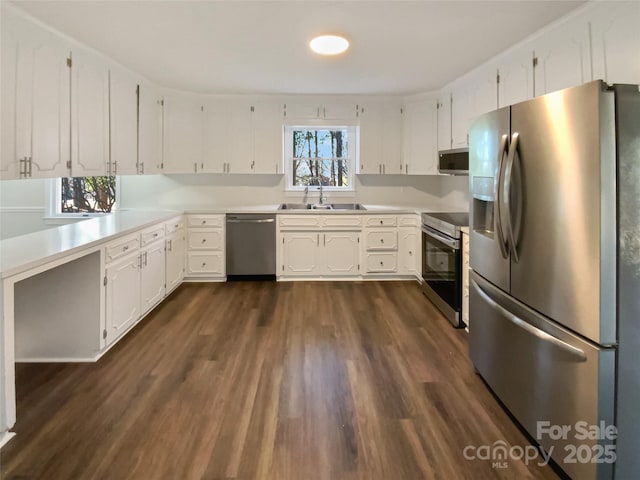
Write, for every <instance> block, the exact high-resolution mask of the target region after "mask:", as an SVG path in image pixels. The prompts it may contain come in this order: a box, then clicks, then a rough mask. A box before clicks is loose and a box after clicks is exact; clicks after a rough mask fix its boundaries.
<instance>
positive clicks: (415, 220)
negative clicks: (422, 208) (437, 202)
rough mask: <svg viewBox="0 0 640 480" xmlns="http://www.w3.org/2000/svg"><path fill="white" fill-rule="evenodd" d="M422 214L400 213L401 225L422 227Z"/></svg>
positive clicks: (399, 223) (399, 220)
mask: <svg viewBox="0 0 640 480" xmlns="http://www.w3.org/2000/svg"><path fill="white" fill-rule="evenodd" d="M420 224H421V218H420V215H417V214H415V215H398V226H399V227H420Z"/></svg>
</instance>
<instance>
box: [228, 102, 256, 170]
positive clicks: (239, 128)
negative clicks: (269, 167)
mask: <svg viewBox="0 0 640 480" xmlns="http://www.w3.org/2000/svg"><path fill="white" fill-rule="evenodd" d="M251 113H252V112H251V103H250V102H249V101H248V100H246V99H237V100H234V101H233V102H232V103H231V110H230V112H229V118H228V120H227V121H228V122H229V136H228V138H227V142H228V144H229V151H228V157H227V162H228V166H227V173H251V162H253V139H252V135H251Z"/></svg>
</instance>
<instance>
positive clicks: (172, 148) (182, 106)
mask: <svg viewBox="0 0 640 480" xmlns="http://www.w3.org/2000/svg"><path fill="white" fill-rule="evenodd" d="M203 127H204V106H203V102H202V100H201V99H200V98H198V97H195V96H187V95H180V94H174V93H171V94H166V95H165V96H164V136H163V143H164V159H163V160H164V168H163V171H164V173H195V172H197V171H198V167H201V166H202V163H203V145H202V143H203Z"/></svg>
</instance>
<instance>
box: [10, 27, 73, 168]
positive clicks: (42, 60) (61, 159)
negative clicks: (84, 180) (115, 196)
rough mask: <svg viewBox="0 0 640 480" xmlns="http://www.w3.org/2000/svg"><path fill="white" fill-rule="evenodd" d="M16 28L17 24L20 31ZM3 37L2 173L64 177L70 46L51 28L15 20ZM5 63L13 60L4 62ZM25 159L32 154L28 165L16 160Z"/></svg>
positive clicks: (67, 123) (67, 154)
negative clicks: (56, 35)
mask: <svg viewBox="0 0 640 480" xmlns="http://www.w3.org/2000/svg"><path fill="white" fill-rule="evenodd" d="M9 23H10V24H11V23H13V22H9ZM15 28H20V29H21V30H20V32H16V31H15V30H14V29H15ZM3 29H4V22H3ZM5 40H6V41H7V45H4V44H3V46H2V54H3V59H2V62H3V71H2V82H3V84H2V94H3V96H2V104H3V105H2V111H3V119H2V120H3V125H2V131H3V138H2V140H3V147H2V153H3V160H2V165H3V167H2V170H3V178H18V177H22V178H24V177H41V178H47V177H49V178H53V177H62V176H66V175H68V174H69V168H68V165H67V162H68V161H69V149H70V143H69V129H70V125H69V109H70V100H69V88H70V87H69V86H70V73H69V66H68V64H67V59H68V58H69V56H70V48H69V46H68V45H67V44H66V43H65V42H64V41H63V40H61V39H59V38H57V37H55V36H54V35H53V34H51V33H49V32H45V31H42V30H40V29H39V28H37V27H35V26H33V25H28V24H24V25H23V21H22V20H17V24H16V25H11V26H10V25H7V34H6V36H5V32H3V43H4V42H5ZM5 54H6V55H7V56H8V58H7V59H5V58H4V55H5ZM8 62H11V64H9V65H7V63H8ZM5 68H7V70H6V71H5ZM5 80H6V81H7V85H5V84H4V82H5ZM5 101H6V102H7V105H5ZM5 120H7V124H6V125H5V124H4V121H5ZM5 142H6V145H5ZM25 158H30V159H31V161H30V166H29V167H27V163H26V162H23V163H22V165H21V164H20V159H25ZM21 172H22V174H21ZM5 173H6V174H5Z"/></svg>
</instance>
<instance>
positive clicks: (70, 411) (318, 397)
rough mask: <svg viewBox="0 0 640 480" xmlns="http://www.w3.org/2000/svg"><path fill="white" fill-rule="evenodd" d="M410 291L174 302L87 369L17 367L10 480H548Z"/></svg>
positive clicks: (411, 286)
mask: <svg viewBox="0 0 640 480" xmlns="http://www.w3.org/2000/svg"><path fill="white" fill-rule="evenodd" d="M466 336H467V334H466V333H465V332H464V331H461V330H455V329H454V328H452V327H451V326H450V325H449V324H448V323H447V321H446V320H445V319H444V317H442V316H441V315H440V314H439V313H438V311H437V310H436V309H435V308H434V307H433V306H432V305H431V304H430V303H429V301H428V300H427V299H426V298H425V297H424V296H423V295H422V294H421V292H420V288H419V286H418V285H417V284H416V283H414V282H317V283H316V282H295V283H269V282H267V283H255V282H246V283H244V282H243V283H219V284H202V283H200V284H185V285H183V286H181V287H180V288H179V289H178V290H177V291H176V292H174V294H172V295H171V297H170V298H169V299H167V300H166V301H165V302H164V303H163V304H162V305H161V306H160V307H158V308H157V309H156V310H155V311H154V312H153V313H152V314H151V315H149V316H148V317H147V318H146V319H145V320H144V321H143V322H142V323H141V324H140V325H139V326H137V327H136V329H135V330H134V331H132V332H131V333H130V334H129V335H128V336H127V337H126V338H125V339H123V340H122V341H121V342H120V343H118V344H117V345H116V346H115V347H114V348H113V349H112V350H111V351H110V352H108V353H107V354H106V355H105V356H104V357H103V358H102V359H101V360H100V361H99V362H98V363H97V364H82V365H77V364H47V365H33V364H31V365H29V364H21V365H18V366H17V371H16V376H17V398H18V403H17V416H18V422H17V424H16V426H15V431H16V432H17V437H16V438H14V439H13V440H12V441H11V442H10V443H9V444H8V445H7V446H6V447H5V448H4V449H3V450H2V455H1V468H2V474H3V477H2V478H4V479H47V480H58V479H114V480H123V479H128V478H135V479H145V480H148V479H176V480H178V479H200V478H203V479H236V478H237V479H277V480H281V479H282V480H286V479H301V480H303V479H304V480H307V479H328V480H338V479H349V480H350V479H362V480H378V479H379V480H393V479H422V478H425V479H431V478H434V479H443V480H449V479H457V478H469V479H483V478H487V479H492V478H514V479H515V478H517V479H526V478H536V479H537V478H545V479H554V478H557V477H556V475H555V474H554V472H553V471H552V470H551V469H550V468H549V467H539V466H537V465H536V462H533V463H532V464H530V465H529V466H526V465H525V464H524V463H523V462H522V461H514V460H509V461H508V466H507V468H492V464H491V462H490V461H488V460H466V459H465V458H464V456H463V450H464V448H465V446H467V445H472V446H482V445H488V446H490V445H492V444H493V443H494V442H496V441H498V440H503V441H505V442H507V444H509V445H512V446H515V445H520V446H525V445H528V441H527V439H526V438H525V437H524V436H523V434H522V433H521V432H520V431H519V430H518V429H517V428H516V427H515V426H514V425H513V423H512V422H511V420H510V419H509V418H508V416H507V415H506V413H505V412H504V411H503V410H502V409H501V407H500V406H499V405H498V404H497V402H496V400H495V399H494V398H493V397H492V395H491V394H490V393H489V392H488V390H487V388H486V386H485V385H484V383H483V382H482V380H481V379H480V378H479V377H478V376H477V375H476V374H475V373H474V370H473V367H472V365H471V363H470V362H469V360H468V357H467V337H466Z"/></svg>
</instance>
